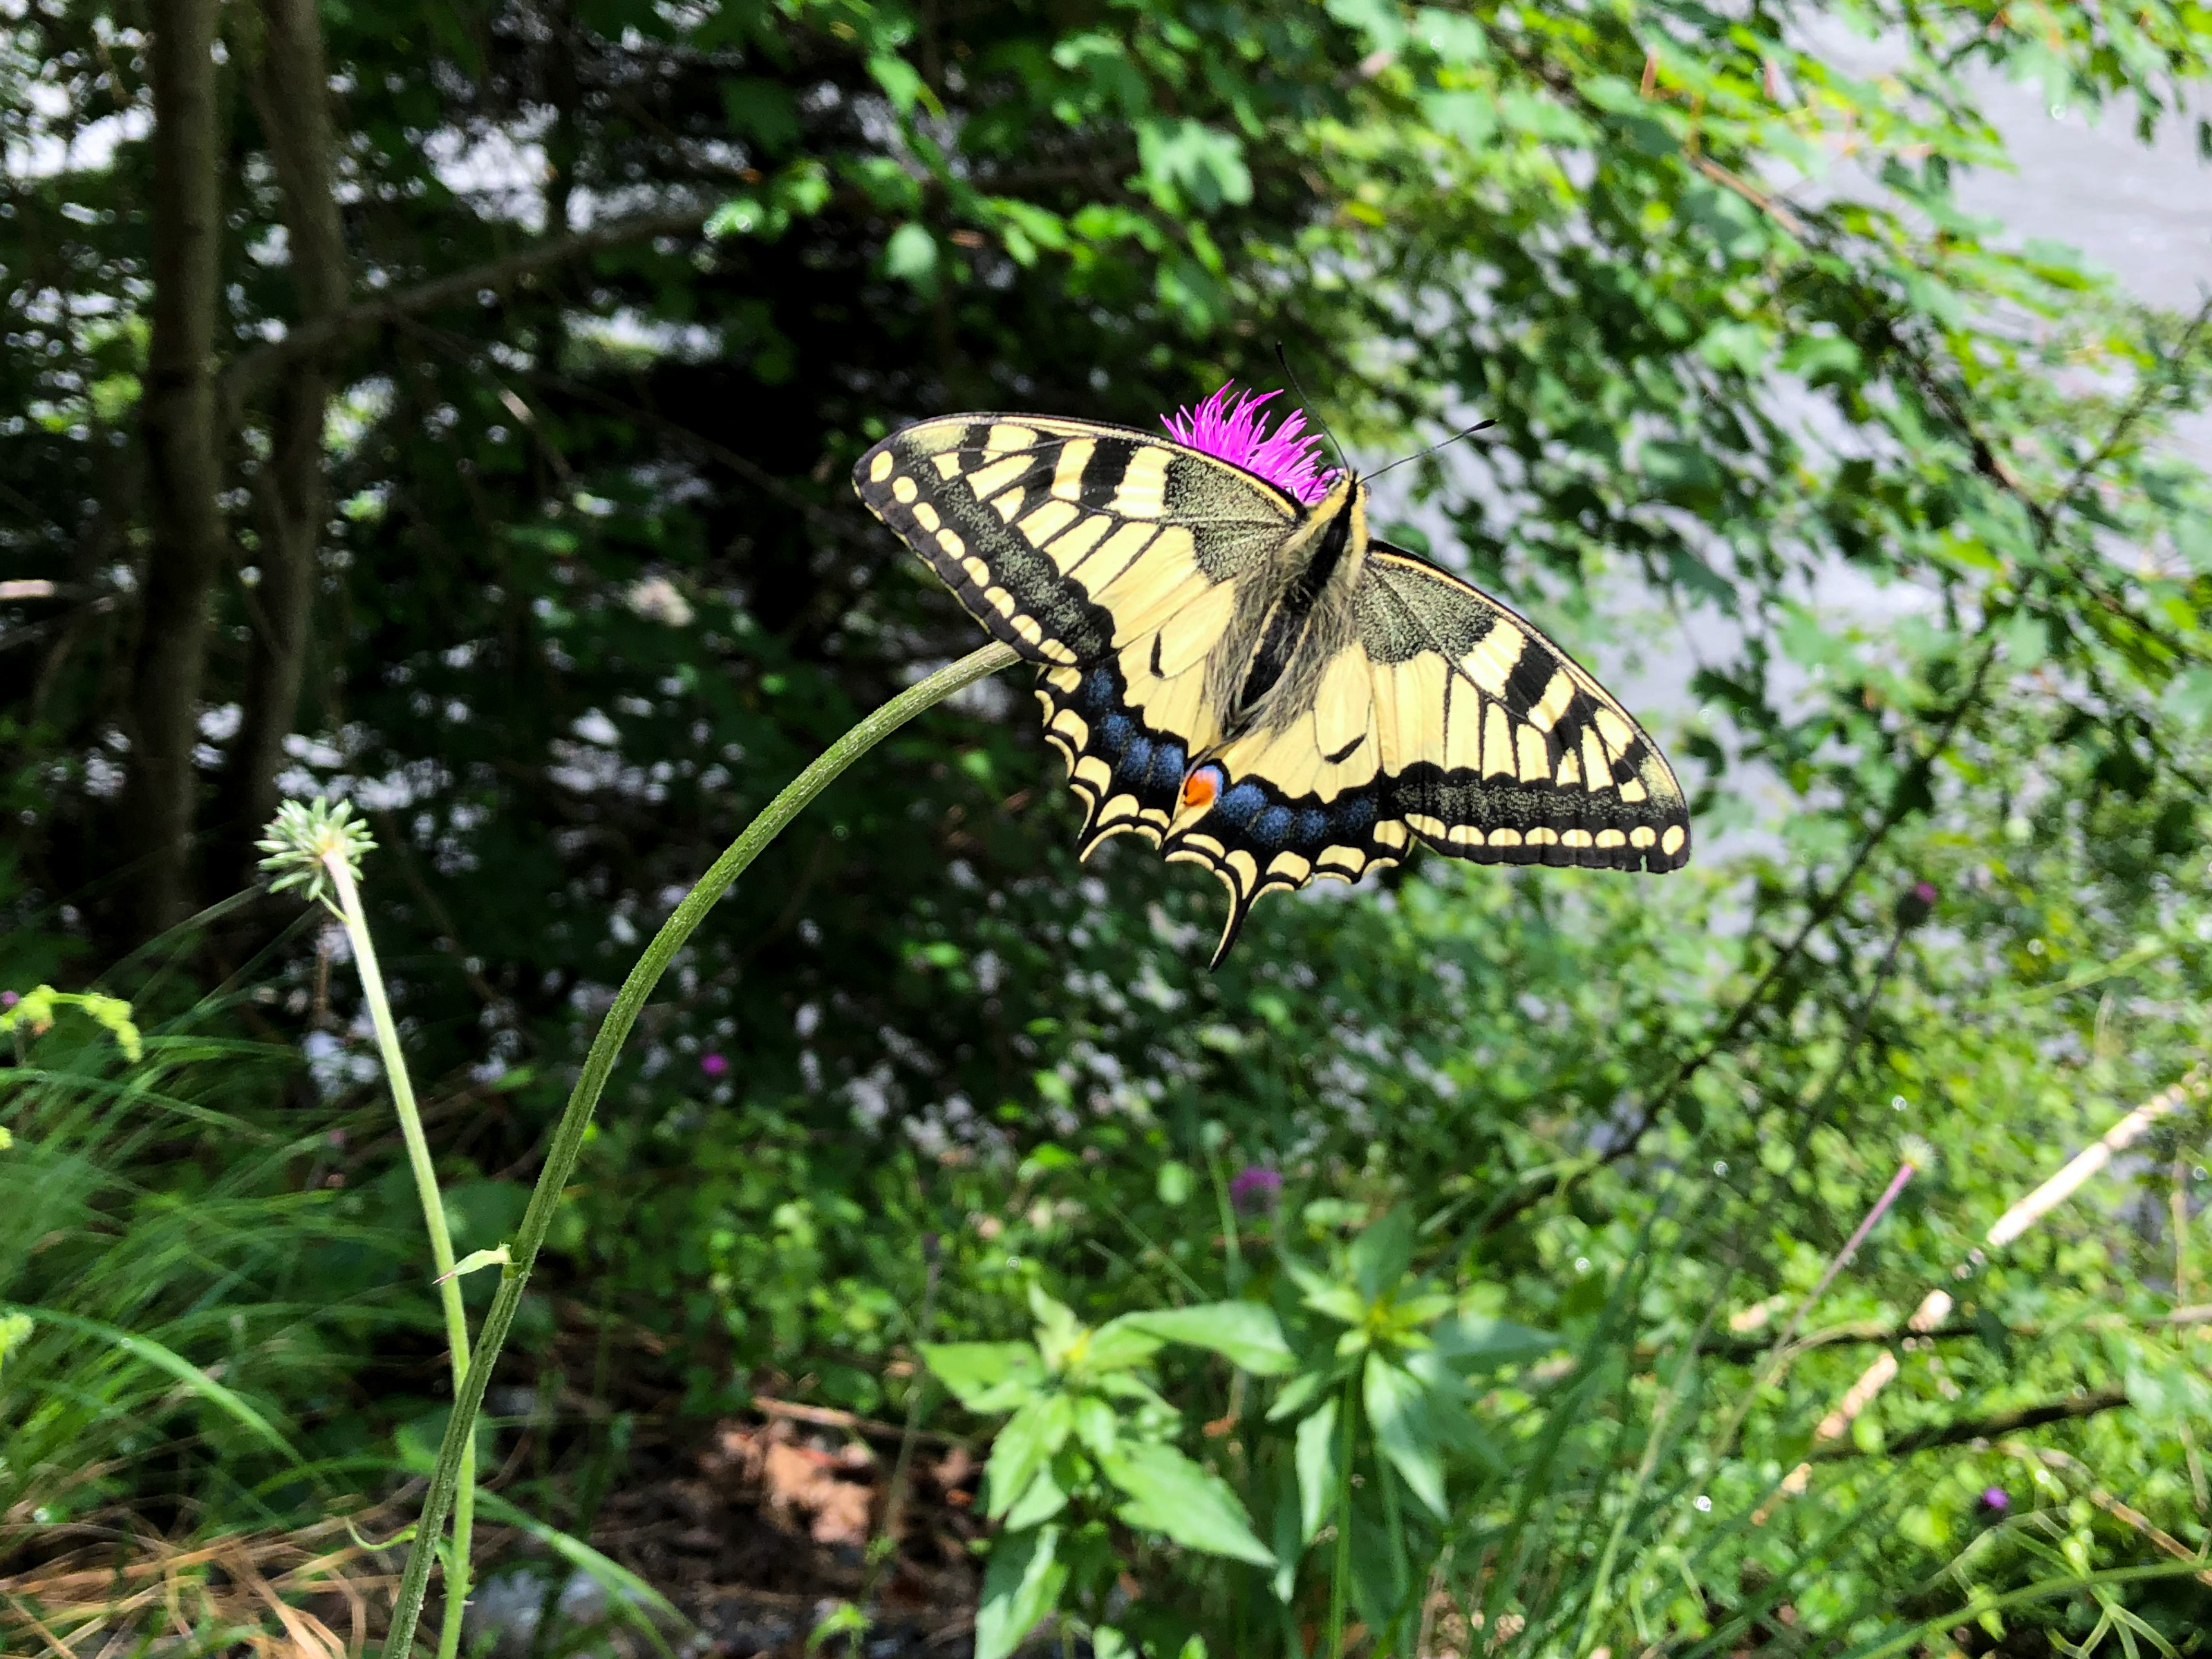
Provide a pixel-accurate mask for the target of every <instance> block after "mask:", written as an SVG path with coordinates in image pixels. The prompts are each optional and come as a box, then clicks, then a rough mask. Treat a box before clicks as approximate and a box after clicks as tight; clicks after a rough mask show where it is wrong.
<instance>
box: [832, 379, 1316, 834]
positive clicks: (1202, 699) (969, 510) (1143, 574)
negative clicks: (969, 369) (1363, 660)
mask: <svg viewBox="0 0 2212 1659" xmlns="http://www.w3.org/2000/svg"><path fill="white" fill-rule="evenodd" d="M854 481H855V483H856V484H857V486H858V488H859V489H860V498H861V500H862V501H863V502H865V503H866V506H867V507H869V509H870V510H871V511H872V512H873V513H875V514H876V515H877V516H878V518H880V519H882V520H884V522H885V523H886V524H888V525H890V526H891V528H892V529H894V530H896V532H898V533H899V534H900V536H901V537H902V538H904V539H905V540H906V542H907V543H908V544H909V545H910V546H912V547H913V548H914V549H915V550H916V551H917V552H919V553H921V556H923V557H924V558H925V559H926V560H927V562H929V564H930V566H931V568H933V569H934V570H935V571H936V572H937V574H939V576H940V577H941V578H942V579H943V580H944V581H945V585H946V586H949V587H951V590H952V592H953V593H954V594H955V596H956V597H957V598H958V599H959V600H960V602H961V603H962V605H964V606H965V607H966V608H967V609H968V611H969V613H970V614H971V615H973V616H974V617H975V619H976V620H977V621H978V622H980V623H982V624H983V625H984V627H985V628H987V629H989V630H990V632H991V633H992V635H994V637H996V638H998V639H1000V640H1001V641H1005V642H1006V644H1008V645H1011V646H1012V647H1014V648H1015V649H1016V650H1017V651H1019V652H1020V653H1022V654H1023V655H1024V657H1026V658H1028V659H1030V661H1032V662H1035V663H1036V664H1037V665H1038V668H1039V678H1038V690H1037V696H1038V698H1039V700H1040V701H1041V702H1042V704H1043V706H1044V711H1045V730H1046V734H1047V736H1048V737H1049V738H1051V740H1052V742H1053V744H1054V747H1056V748H1057V749H1059V750H1060V753H1061V755H1062V757H1064V758H1065V759H1066V762H1067V765H1068V774H1069V781H1070V783H1071V784H1072V786H1073V787H1074V789H1075V790H1076V792H1077V793H1078V794H1079V795H1080V796H1081V797H1082V798H1083V799H1084V801H1085V805H1086V806H1087V807H1088V808H1089V811H1090V821H1089V823H1086V825H1085V832H1084V844H1085V851H1086V852H1087V851H1088V850H1089V849H1090V848H1091V847H1093V846H1095V845H1096V844H1097V842H1098V841H1100V840H1102V839H1103V838H1104V837H1105V836H1110V835H1115V834H1119V833H1122V832H1124V831H1131V830H1133V831H1136V832H1138V833H1139V834H1143V835H1146V836H1150V837H1151V838H1152V839H1153V840H1155V841H1157V840H1158V838H1159V836H1160V835H1161V834H1162V833H1164V831H1165V830H1166V829H1167V827H1168V822H1169V817H1170V814H1171V812H1172V811H1173V808H1174V804H1175V800H1176V791H1177V789H1178V788H1179V787H1180V786H1181V784H1182V775H1183V772H1184V770H1185V769H1187V766H1188V760H1189V757H1191V756H1192V755H1193V754H1194V753H1197V752H1198V751H1200V750H1202V749H1204V748H1205V747H1206V745H1207V744H1212V743H1213V742H1214V741H1216V740H1217V739H1218V738H1219V736H1220V735H1221V733H1220V731H1219V726H1218V720H1219V708H1218V696H1216V695H1215V693H1214V690H1213V688H1212V685H1211V684H1210V682H1209V677H1208V669H1209V666H1210V665H1211V664H1212V661H1213V659H1214V656H1215V653H1216V652H1217V650H1218V649H1219V648H1220V647H1222V645H1223V642H1224V641H1231V642H1232V644H1233V641H1234V639H1235V637H1236V635H1237V632H1238V629H1239V626H1240V621H1241V623H1242V625H1243V627H1244V628H1246V629H1249V628H1250V627H1252V626H1255V625H1256V622H1257V617H1258V615H1259V612H1260V611H1261V610H1262V609H1263V608H1264V602H1263V600H1262V599H1261V596H1260V595H1259V593H1258V592H1256V591H1255V583H1257V582H1258V581H1259V580H1260V579H1261V578H1262V577H1263V576H1264V575H1265V574H1266V573H1267V571H1268V570H1269V569H1270V568H1271V566H1270V559H1271V557H1272V556H1273V553H1274V552H1275V550H1277V549H1278V548H1279V547H1280V546H1281V544H1282V543H1283V541H1284V538H1285V536H1286V535H1287V534H1289V533H1290V532H1291V531H1292V530H1293V529H1294V528H1295V527H1296V526H1297V523H1298V522H1299V520H1300V517H1301V513H1302V509H1301V508H1300V507H1298V505H1297V502H1296V501H1294V500H1293V499H1292V498H1291V496H1289V495H1286V494H1285V493H1284V492H1283V491H1281V490H1279V489H1276V488H1275V487H1274V486H1273V485H1271V484H1269V483H1266V482H1265V481H1264V480H1261V479H1260V478H1258V477H1255V476H1253V475H1252V474H1250V473H1249V472H1246V471H1243V470H1242V469H1241V468H1237V467H1232V466H1230V465H1226V464H1225V463H1223V462H1221V461H1218V460H1217V459H1214V458H1212V457H1211V456H1208V455H1205V454H1202V453H1199V452H1198V451H1195V450H1192V449H1188V448H1186V447H1183V446H1182V445H1180V444H1176V443H1174V442H1171V441H1167V440H1165V439H1163V438H1158V437H1156V436H1153V435H1150V434H1147V433H1143V432H1138V431H1135V430H1133V429H1131V428H1124V427H1115V426H1107V425H1103V424H1100V423H1097V422H1087V421H1070V420H1058V419H1052V418H1048V417H1045V416H1033V415H1019V416H1016V415H963V416H953V417H950V418H947V419H944V420H937V421H925V422H921V423H919V424H917V425H915V426H910V427H907V428H903V429H902V430H901V431H899V432H896V433H895V434H893V435H891V436H890V437H889V438H887V439H885V440H884V441H883V442H882V443H880V444H878V445H877V446H876V447H874V448H873V449H872V450H871V451H869V452H868V453H866V455H863V456H862V457H861V458H860V463H859V465H857V466H856V467H855V468H854Z"/></svg>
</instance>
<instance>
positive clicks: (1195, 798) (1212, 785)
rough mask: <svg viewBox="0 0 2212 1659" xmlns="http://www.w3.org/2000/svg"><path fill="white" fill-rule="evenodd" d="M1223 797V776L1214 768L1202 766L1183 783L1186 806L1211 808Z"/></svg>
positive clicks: (1183, 801)
mask: <svg viewBox="0 0 2212 1659" xmlns="http://www.w3.org/2000/svg"><path fill="white" fill-rule="evenodd" d="M1220 796H1221V774H1220V772H1219V771H1218V769H1216V768H1213V767H1211V766H1201V767H1200V768H1199V769H1198V770H1196V771H1195V772H1193V773H1192V774H1191V775H1189V776H1188V777H1187V778H1185V779H1184V780H1183V781H1182V804H1183V805H1185V806H1211V805H1213V803H1214V802H1215V801H1216V800H1218V799H1220Z"/></svg>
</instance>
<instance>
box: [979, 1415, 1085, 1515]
mask: <svg viewBox="0 0 2212 1659" xmlns="http://www.w3.org/2000/svg"><path fill="white" fill-rule="evenodd" d="M1074 1426H1075V1410H1074V1407H1073V1405H1072V1404H1071V1403H1070V1402H1069V1400H1068V1398H1067V1396H1066V1395H1064V1394H1048V1395H1039V1396H1037V1397H1036V1399H1033V1400H1031V1401H1030V1402H1029V1404H1027V1405H1026V1406H1024V1407H1022V1408H1021V1409H1020V1410H1019V1411H1018V1412H1016V1413H1014V1414H1013V1415H1012V1417H1010V1418H1008V1419H1006V1427H1004V1428H1003V1429H1000V1431H999V1435H998V1438H997V1439H995V1440H994V1441H993V1442H992V1443H991V1461H990V1462H989V1463H988V1464H987V1466H986V1467H985V1469H984V1474H985V1476H986V1478H987V1480H989V1482H990V1486H991V1504H990V1508H989V1510H987V1513H988V1514H989V1516H991V1518H992V1519H993V1520H994V1521H995V1520H996V1519H998V1518H999V1517H1000V1516H1002V1515H1004V1514H1006V1512H1007V1511H1008V1510H1011V1509H1012V1508H1013V1506H1014V1504H1015V1501H1016V1500H1017V1499H1018V1498H1020V1497H1021V1496H1022V1494H1023V1493H1024V1492H1027V1491H1028V1490H1029V1484H1030V1480H1031V1479H1032V1478H1034V1477H1035V1475H1036V1473H1037V1471H1038V1470H1039V1469H1041V1468H1043V1467H1044V1465H1045V1462H1046V1460H1047V1459H1048V1458H1049V1457H1051V1455H1053V1454H1054V1452H1056V1451H1058V1450H1059V1449H1060V1448H1061V1447H1062V1446H1064V1445H1066V1443H1067V1437H1068V1434H1069V1432H1070V1431H1072V1430H1073V1428H1074Z"/></svg>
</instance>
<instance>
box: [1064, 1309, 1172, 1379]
mask: <svg viewBox="0 0 2212 1659" xmlns="http://www.w3.org/2000/svg"><path fill="white" fill-rule="evenodd" d="M1144 1318H1145V1316H1144V1315H1142V1314H1124V1315H1122V1316H1121V1317H1120V1318H1119V1319H1109V1320H1108V1321H1107V1322H1105V1323H1104V1324H1103V1325H1101V1326H1100V1327H1099V1328H1097V1330H1095V1331H1093V1332H1091V1339H1090V1340H1089V1341H1087V1342H1083V1343H1080V1344H1079V1347H1078V1348H1077V1349H1076V1350H1075V1351H1074V1352H1075V1355H1076V1356H1077V1357H1076V1358H1074V1359H1073V1363H1074V1364H1079V1365H1080V1366H1081V1367H1082V1369H1083V1370H1085V1372H1086V1373H1088V1374H1091V1375H1093V1376H1095V1375H1097V1373H1099V1372H1101V1371H1125V1370H1130V1369H1132V1368H1133V1367H1134V1366H1138V1365H1141V1364H1144V1363H1145V1362H1146V1360H1148V1359H1150V1358H1152V1356H1153V1355H1154V1354H1156V1353H1158V1352H1159V1351H1160V1343H1161V1341H1162V1340H1164V1339H1162V1338H1161V1337H1159V1336H1158V1335H1157V1334H1154V1333H1152V1331H1150V1330H1149V1329H1147V1328H1146V1326H1145V1325H1144V1323H1143V1320H1144Z"/></svg>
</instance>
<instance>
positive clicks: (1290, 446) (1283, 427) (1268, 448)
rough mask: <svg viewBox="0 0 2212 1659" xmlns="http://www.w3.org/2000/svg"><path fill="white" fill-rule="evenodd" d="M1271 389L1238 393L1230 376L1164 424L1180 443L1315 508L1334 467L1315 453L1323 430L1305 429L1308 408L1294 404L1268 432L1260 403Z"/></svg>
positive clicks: (1270, 395) (1163, 419) (1164, 419)
mask: <svg viewBox="0 0 2212 1659" xmlns="http://www.w3.org/2000/svg"><path fill="white" fill-rule="evenodd" d="M1276 395H1278V394H1276V393H1275V392H1239V391H1237V383H1236V381H1234V380H1231V381H1230V382H1229V383H1228V384H1227V385H1226V386H1223V387H1222V388H1221V390H1220V391H1218V392H1215V393H1214V394H1213V395H1212V397H1211V398H1207V399H1206V401H1205V402H1204V403H1202V404H1199V405H1198V406H1197V407H1196V408H1195V409H1179V410H1176V412H1175V413H1174V414H1172V415H1164V416H1161V417H1160V423H1161V424H1162V425H1163V426H1164V427H1166V428H1167V429H1168V433H1169V435H1170V436H1171V437H1173V438H1175V439H1176V441H1178V442H1182V443H1186V444H1188V445H1189V446H1190V447H1192V448H1193V449H1196V450H1200V451H1202V452H1204V453H1206V454H1208V455H1215V456H1218V457H1219V458H1220V459H1223V460H1225V461H1227V462H1228V463H1229V464H1230V465H1232V466H1241V467H1243V469H1244V470H1245V471H1247V472H1256V473H1258V474H1259V475H1260V476H1261V477H1263V478H1265V479H1266V480H1267V482H1268V483H1272V484H1276V485H1279V486H1280V487H1281V488H1282V489H1287V490H1289V491H1290V492H1291V495H1295V496H1297V498H1298V500H1300V501H1303V502H1304V503H1305V504H1306V505H1307V506H1308V507H1311V506H1312V505H1313V504H1314V503H1315V502H1316V501H1319V500H1320V499H1321V498H1322V496H1324V495H1327V494H1328V488H1329V486H1330V485H1331V484H1332V483H1334V482H1335V481H1336V470H1335V469H1334V467H1332V468H1329V469H1328V470H1327V471H1324V470H1323V469H1322V464H1321V457H1320V456H1319V455H1318V454H1316V453H1315V452H1316V450H1317V449H1319V447H1320V446H1321V441H1322V437H1321V434H1320V433H1318V432H1309V431H1307V430H1306V417H1305V411H1304V410H1297V409H1294V410H1291V411H1290V412H1289V413H1288V414H1286V415H1285V416H1283V418H1282V420H1281V422H1279V424H1278V425H1277V426H1276V427H1275V429H1274V430H1273V431H1272V432H1270V431H1269V430H1268V429H1267V416H1266V414H1265V413H1264V412H1263V411H1262V410H1261V404H1265V403H1266V402H1267V400H1268V399H1269V398H1273V397H1275V396H1276Z"/></svg>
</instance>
